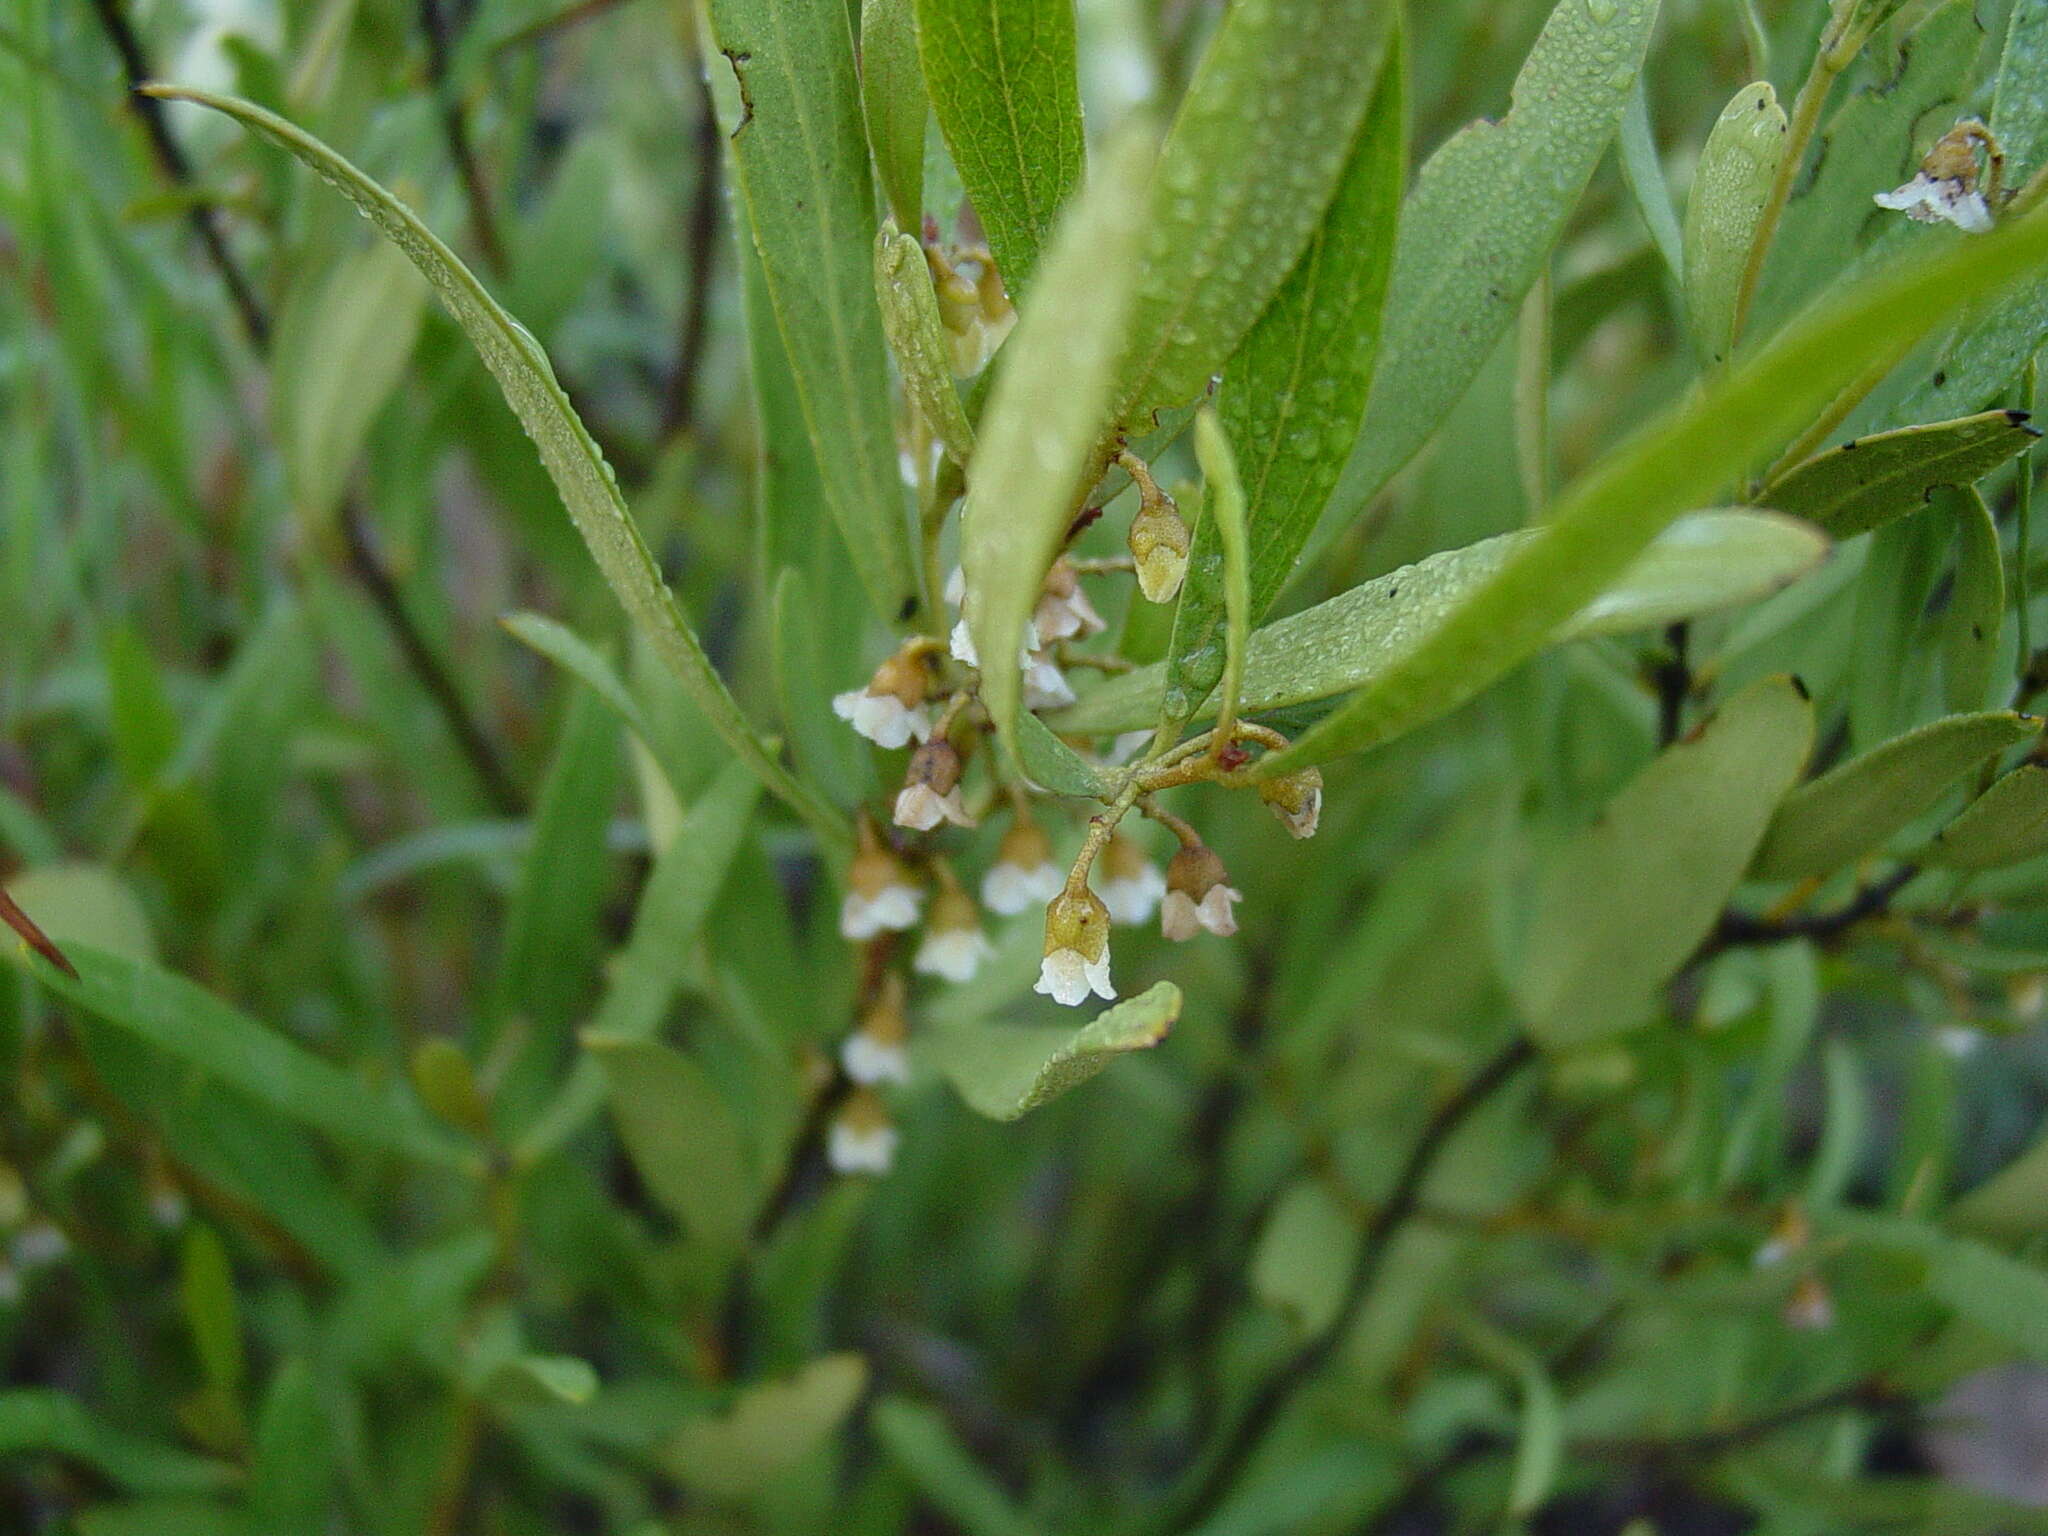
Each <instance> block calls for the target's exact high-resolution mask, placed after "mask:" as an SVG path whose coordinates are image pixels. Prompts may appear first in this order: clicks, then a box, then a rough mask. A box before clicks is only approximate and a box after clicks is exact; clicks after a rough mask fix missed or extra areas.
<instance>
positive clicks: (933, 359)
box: [875, 219, 974, 464]
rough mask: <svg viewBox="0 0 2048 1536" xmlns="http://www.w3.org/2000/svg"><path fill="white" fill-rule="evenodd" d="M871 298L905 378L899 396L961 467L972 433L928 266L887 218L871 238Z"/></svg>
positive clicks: (969, 450) (921, 253) (920, 251)
mask: <svg viewBox="0 0 2048 1536" xmlns="http://www.w3.org/2000/svg"><path fill="white" fill-rule="evenodd" d="M875 294H876V297H877V298H879V299H880V301H881V305H882V333H883V334H884V335H885V336H887V337H888V338H889V350H890V351H891V352H893V353H894V354H895V356H896V370H897V372H899V373H901V374H902V375H903V391H904V393H905V394H907V395H908V396H909V397H910V400H911V403H912V404H913V405H915V406H916V407H917V409H918V413H919V414H920V415H922V416H923V417H924V419H925V421H926V422H928V423H929V424H930V426H931V429H932V432H933V435H935V436H936V437H937V438H938V440H939V441H940V442H941V443H943V444H944V445H945V448H946V452H948V453H950V454H951V455H952V456H953V457H954V458H955V459H956V460H958V461H959V462H960V463H962V464H965V463H966V462H967V461H968V459H969V458H970V457H971V456H972V455H973V453H974V428H973V427H972V426H971V425H969V423H968V420H967V408H966V407H965V406H964V405H962V404H961V403H960V391H959V390H957V389H955V388H954V387H953V363H952V359H951V358H950V357H949V356H948V355H947V351H946V339H945V334H944V330H943V326H944V322H943V321H942V320H941V319H940V318H939V296H938V293H937V292H936V291H935V290H934V289H933V288H932V272H931V267H930V266H929V265H928V264H927V263H926V261H925V259H924V247H923V246H922V245H920V244H919V243H918V240H917V237H916V236H915V235H906V234H903V233H901V232H900V231H899V230H898V229H897V228H896V223H895V221H894V220H893V219H886V220H884V221H883V223H882V227H881V229H880V230H879V231H878V232H877V233H876V235H875Z"/></svg>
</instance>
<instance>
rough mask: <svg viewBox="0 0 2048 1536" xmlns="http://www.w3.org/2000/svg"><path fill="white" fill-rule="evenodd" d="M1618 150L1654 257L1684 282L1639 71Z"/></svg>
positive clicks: (1680, 247) (1679, 243)
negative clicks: (1653, 250)
mask: <svg viewBox="0 0 2048 1536" xmlns="http://www.w3.org/2000/svg"><path fill="white" fill-rule="evenodd" d="M1619 149H1620V153H1619V154H1618V155H1617V156H1616V159H1617V160H1618V161H1619V163H1620V166H1621V174H1622V179H1623V180H1624V181H1626V182H1627V183H1628V190H1629V196H1631V197H1632V198H1634V199H1635V204H1636V212H1638V213H1640V214H1641V215H1642V216H1643V227H1644V228H1646V229H1648V230H1649V232H1650V242H1651V244H1652V245H1653V246H1654V247H1655V248H1656V250H1655V259H1659V260H1661V261H1662V262H1663V263H1664V270H1665V271H1667V272H1668V273H1670V274H1671V280H1672V281H1673V282H1676V283H1683V282H1684V280H1685V235H1684V233H1683V232H1682V231H1681V230H1680V229H1679V227H1678V215H1676V214H1675V213H1673V212H1672V211H1671V185H1670V183H1669V182H1668V181H1667V180H1666V179H1665V176H1664V161H1663V159H1662V158H1661V157H1660V156H1659V155H1658V153H1657V135H1656V132H1655V130H1654V129H1652V128H1651V126H1650V96H1649V92H1648V91H1646V90H1645V89H1644V88H1643V77H1642V76H1641V75H1640V74H1638V75H1637V76H1636V83H1635V84H1634V86H1632V87H1631V88H1630V90H1629V93H1628V105H1627V106H1626V107H1624V108H1623V109H1622V113H1621V134H1620V140H1619ZM1559 355H1560V356H1563V355H1568V354H1565V353H1563V352H1560V354H1559Z"/></svg>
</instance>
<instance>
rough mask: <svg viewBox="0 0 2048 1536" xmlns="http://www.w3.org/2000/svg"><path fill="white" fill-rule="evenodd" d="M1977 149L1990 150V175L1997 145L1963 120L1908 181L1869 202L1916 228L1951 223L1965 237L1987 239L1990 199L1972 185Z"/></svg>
mask: <svg viewBox="0 0 2048 1536" xmlns="http://www.w3.org/2000/svg"><path fill="white" fill-rule="evenodd" d="M1979 144H1983V145H1985V146H1986V147H1987V148H1988V149H1990V151H1991V155H1992V164H1993V167H1994V170H1995V168H1996V167H1997V165H1998V163H1999V160H2000V158H2001V157H2000V154H1999V151H1998V148H1997V145H1996V141H1994V140H1993V139H1992V138H1991V135H1990V132H1989V130H1988V129H1986V128H1985V126H1984V125H1983V124H1982V123H1980V122H1978V121H1977V120H1976V119H1974V118H1966V119H1965V120H1964V121H1962V122H1960V123H1957V124H1956V125H1955V127H1953V128H1951V129H1950V130H1949V131H1948V132H1947V133H1945V134H1943V135H1942V136H1941V137H1940V138H1939V139H1938V140H1936V141H1935V145H1934V147H1933V148H1932V149H1930V150H1928V151H1927V156H1926V158H1925V159H1923V160H1922V161H1921V162H1920V170H1919V173H1918V174H1917V175H1915V176H1914V177H1913V179H1912V180H1911V181H1909V182H1907V183H1906V184H1905V185H1904V186H1902V187H1896V188H1894V189H1893V190H1891V191H1890V192H1880V193H1878V194H1877V195H1876V197H1875V198H1874V199H1873V200H1874V201H1875V202H1876V204H1877V206H1878V207H1880V208H1890V209H1892V210H1894V211H1895V212H1898V213H1903V214H1904V215H1905V216H1906V217H1907V218H1909V219H1912V220H1914V221H1916V222H1917V223H1921V224H1953V225H1955V227H1956V228H1957V229H1960V230H1963V231H1965V232H1967V233H1969V234H1973V235H1982V234H1988V233H1989V232H1990V230H1991V227H1992V224H1993V223H1994V222H1995V221H1994V220H1993V218H1992V210H1991V203H1990V200H1989V199H1988V198H1986V196H1985V195H1984V192H1983V191H1982V189H1980V188H1979V186H1978V185H1977V146H1978V145H1979ZM1994 180H1995V176H1994ZM1994 190H1995V188H1994Z"/></svg>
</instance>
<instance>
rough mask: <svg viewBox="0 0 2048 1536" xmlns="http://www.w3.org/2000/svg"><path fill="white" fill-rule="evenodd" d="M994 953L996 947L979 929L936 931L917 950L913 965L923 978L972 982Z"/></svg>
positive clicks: (927, 935) (927, 936)
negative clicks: (931, 977) (932, 977)
mask: <svg viewBox="0 0 2048 1536" xmlns="http://www.w3.org/2000/svg"><path fill="white" fill-rule="evenodd" d="M995 952H996V947H995V945H993V944H991V943H989V941H988V937H987V936H986V935H985V934H983V933H982V931H981V930H980V929H979V928H946V929H933V930H932V931H931V932H929V933H927V934H926V935H925V936H924V942H923V943H922V944H920V945H919V946H918V947H917V958H916V959H915V960H913V961H911V967H912V969H914V970H915V971H916V972H917V973H918V974H919V975H920V976H943V977H945V978H946V980H948V981H972V980H974V973H975V972H976V971H978V970H980V969H981V962H982V961H984V960H986V959H988V958H989V957H990V956H991V955H993V954H994V953H995Z"/></svg>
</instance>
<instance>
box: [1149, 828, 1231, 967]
mask: <svg viewBox="0 0 2048 1536" xmlns="http://www.w3.org/2000/svg"><path fill="white" fill-rule="evenodd" d="M1229 880H1230V877H1229V875H1228V874H1227V873H1226V872H1225V870H1224V868H1223V861H1222V860H1221V859H1219V858H1217V857H1216V855H1215V853H1214V852H1213V851H1212V850H1211V849H1210V848H1209V847H1208V846H1207V845H1206V844H1204V843H1194V844H1191V845H1189V846H1186V847H1183V848H1182V849H1181V850H1180V852H1178V853H1176V854H1175V855H1174V856H1173V860H1172V862H1170V863H1169V864H1168V865H1167V866H1166V897H1165V899H1164V900H1163V901H1161V902H1160V904H1159V931H1160V932H1161V933H1163V934H1165V935H1166V937H1168V938H1169V939H1173V940H1175V941H1176V942H1178V941H1180V940H1183V939H1192V938H1193V937H1194V936H1195V935H1196V934H1198V933H1200V932H1202V931H1204V930H1205V929H1206V930H1207V931H1208V932H1210V933H1214V934H1218V935H1221V936H1223V937H1225V938H1227V937H1229V936H1230V935H1231V934H1233V933H1235V932H1237V915H1236V914H1235V913H1234V912H1232V911H1231V906H1232V904H1233V903H1235V902H1239V901H1242V900H1244V893H1243V892H1242V891H1239V890H1237V889H1236V888H1235V887H1233V886H1232V885H1231V884H1230V883H1229Z"/></svg>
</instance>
